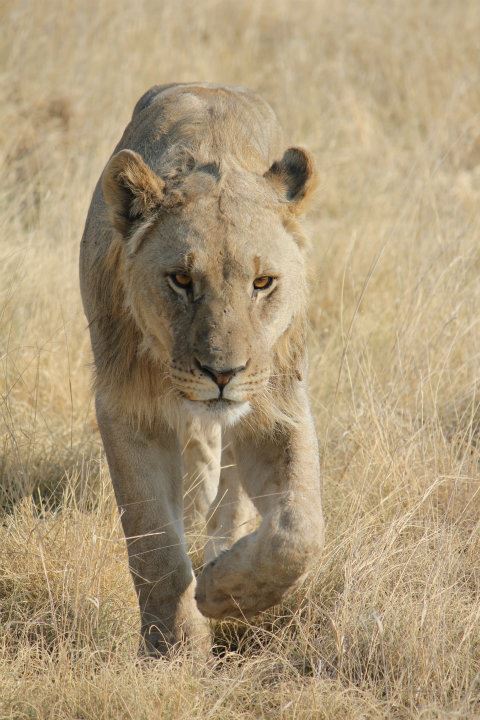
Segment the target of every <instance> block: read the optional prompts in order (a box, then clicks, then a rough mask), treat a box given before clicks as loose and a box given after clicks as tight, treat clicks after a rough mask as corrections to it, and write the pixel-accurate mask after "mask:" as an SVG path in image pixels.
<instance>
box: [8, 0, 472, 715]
mask: <svg viewBox="0 0 480 720" xmlns="http://www.w3.org/2000/svg"><path fill="white" fill-rule="evenodd" d="M0 23H1V26H2V33H1V36H0V61H1V76H0V84H1V91H2V103H1V105H0V133H1V143H0V154H1V160H2V175H1V180H2V188H1V194H0V204H1V214H0V217H1V220H0V223H1V237H2V239H1V247H0V252H1V260H0V278H1V279H0V289H1V295H0V358H1V375H0V382H1V404H0V408H1V411H0V412H1V422H2V435H1V437H2V446H1V456H0V463H1V464H0V471H1V476H2V505H3V507H4V509H5V511H4V513H3V515H2V517H1V525H0V622H1V628H2V632H1V636H0V657H1V661H0V664H1V670H0V718H36V719H37V718H38V719H39V720H40V719H43V718H45V719H46V718H61V719H62V720H63V719H70V718H72V719H73V718H76V719H79V718H82V720H99V719H102V720H103V719H105V720H110V719H111V720H120V719H123V718H125V720H127V719H132V718H134V719H135V720H137V719H140V718H141V719H145V720H150V718H152V719H153V718H185V719H186V718H188V719H189V720H190V719H192V720H193V719H195V718H201V719H202V720H203V719H206V718H208V719H211V720H215V719H218V720H225V719H228V718H232V719H233V718H235V719H236V718H252V719H253V718H272V719H277V718H298V719H299V720H302V719H304V718H328V719H333V718H339V719H340V720H343V719H346V720H348V719H350V718H351V719H352V720H353V719H355V720H357V719H359V718H419V719H420V718H422V720H426V719H433V718H435V719H440V718H442V719H443V718H460V719H462V720H463V719H465V718H478V717H480V561H479V558H480V532H479V528H480V525H479V514H480V513H479V507H480V493H479V491H480V482H479V461H480V455H479V446H478V439H479V428H480V412H479V396H478V393H479V390H478V382H477V378H478V370H477V368H478V358H479V352H480V329H479V318H480V316H479V308H480V305H479V301H480V286H479V279H478V276H479V271H480V251H479V235H480V232H479V231H480V222H479V217H480V65H479V38H480V4H479V3H478V2H477V0H464V1H463V2H449V1H447V0H419V1H418V2H414V0H405V2H400V0H398V1H397V0H393V2H390V3H386V2H382V0H368V2H362V3H360V2H359V3H356V2H353V1H351V0H339V2H337V3H333V4H332V3H331V2H327V1H326V0H304V1H302V2H298V3H288V2H287V1H286V0H277V2H273V0H272V2H269V1H267V0H260V1H258V2H254V0H245V1H244V2H238V0H237V1H235V0H202V2H198V1H197V0H196V1H194V0H180V1H179V2H173V0H166V1H165V2H159V1H155V2H154V1H153V0H138V2H127V0H116V1H115V2H114V1H113V0H110V2H102V3H94V2H93V1H92V2H90V1H84V2H79V1H73V0H65V1H64V2H56V1H55V0H35V1H33V0H30V2H27V1H25V2H20V0H15V1H10V2H9V1H8V0H4V2H3V3H2V5H1V9H0ZM189 79H208V80H212V81H228V82H233V83H242V84H245V85H250V86H252V87H254V88H257V89H258V90H260V91H261V92H262V93H263V94H264V95H265V96H266V97H267V98H268V99H270V100H271V102H272V103H273V105H274V106H275V107H276V109H277V111H278V113H279V115H280V117H281V120H282V122H283V123H284V125H285V128H286V130H287V137H288V138H289V139H290V140H292V141H294V142H300V143H304V144H305V145H307V146H309V147H310V148H312V150H314V152H315V153H316V156H317V158H318V164H319V168H320V173H321V188H320V193H319V203H318V210H317V211H316V212H314V214H313V216H312V219H311V222H310V225H311V234H312V237H313V238H314V246H315V272H314V283H313V287H312V310H311V320H312V332H311V383H312V397H313V404H314V408H315V413H316V418H317V426H318V433H319V438H320V443H321V448H322V462H323V473H324V497H325V505H326V516H327V521H328V542H327V547H326V550H325V554H324V556H323V557H321V558H319V559H318V567H317V569H316V572H315V574H314V577H312V579H311V581H310V583H309V584H308V586H307V587H305V588H304V589H303V591H302V592H299V593H298V595H297V596H296V597H294V598H292V599H290V600H289V601H288V602H287V603H286V604H285V605H284V606H282V607H280V608H276V609H275V611H273V612H270V613H267V614H265V615H264V616H263V617H261V618H260V619H259V621H258V623H257V625H255V626H250V627H239V626H235V625H230V624H222V625H219V626H217V628H216V640H217V643H218V646H219V650H218V662H217V665H216V667H214V668H201V667H199V666H198V665H196V664H195V662H194V661H193V660H189V659H188V658H186V659H185V658H181V657H180V658H178V660H176V661H174V662H172V663H166V662H163V661H159V662H157V663H152V664H146V665H145V666H139V665H138V664H136V663H135V648H136V642H137V639H136V627H137V614H136V613H137V611H136V603H135V598H134V595H133V591H132V588H131V584H130V579H129V575H128V571H127V565H126V558H125V554H124V548H123V542H122V533H121V530H120V527H119V524H118V520H117V515H116V511H115V507H114V502H113V499H112V493H111V489H110V485H109V480H108V475H107V471H106V467H105V463H104V460H103V456H102V452H101V447H100V443H99V439H98V435H97V433H96V429H95V424H94V418H93V412H92V398H91V392H90V388H89V369H88V363H89V343H88V338H87V333H86V329H85V321H84V318H83V315H82V311H81V306H80V301H79V292H78V287H77V252H78V243H79V238H80V235H81V231H82V227H83V222H84V217H85V213H86V209H87V206H88V202H89V198H90V195H91V192H92V189H93V186H94V183H95V182H96V179H97V177H98V175H99V173H100V171H101V169H102V167H103V165H104V163H105V161H106V159H107V157H108V155H109V153H110V151H111V149H112V147H113V145H114V144H115V142H116V140H117V139H118V137H119V135H120V133H121V131H122V129H123V126H124V124H125V123H126V122H127V120H128V117H129V114H130V112H131V109H132V105H133V103H134V101H135V100H136V98H137V97H138V96H139V95H140V94H141V93H142V92H143V91H144V90H145V89H146V88H147V87H148V86H149V85H151V84H153V83H155V82H166V81H171V80H189ZM22 498H23V499H22Z"/></svg>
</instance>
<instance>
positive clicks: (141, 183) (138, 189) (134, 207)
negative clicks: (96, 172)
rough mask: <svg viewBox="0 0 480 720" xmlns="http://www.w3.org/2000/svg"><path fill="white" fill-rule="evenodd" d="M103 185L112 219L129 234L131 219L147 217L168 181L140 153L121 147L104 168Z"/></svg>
mask: <svg viewBox="0 0 480 720" xmlns="http://www.w3.org/2000/svg"><path fill="white" fill-rule="evenodd" d="M102 189H103V196H104V198H105V201H106V203H107V206H108V210H109V213H110V218H111V221H112V223H113V225H114V227H115V228H116V229H117V230H118V232H119V233H120V234H121V235H123V236H124V237H126V236H127V235H128V233H129V230H130V228H131V225H132V223H134V222H136V221H139V220H145V219H146V218H147V217H148V216H149V215H150V214H151V213H152V212H153V211H154V210H155V208H156V207H158V206H159V205H161V203H162V200H163V197H164V193H165V183H164V181H163V180H162V179H161V178H160V177H158V175H156V174H155V173H154V172H153V170H151V169H150V168H149V167H148V165H147V164H146V163H145V162H144V160H143V159H142V157H141V156H140V155H139V154H138V153H136V152H133V150H121V151H120V152H118V153H117V154H116V155H114V156H113V157H112V158H111V159H110V161H109V163H108V165H107V166H106V168H105V170H104V171H103V175H102Z"/></svg>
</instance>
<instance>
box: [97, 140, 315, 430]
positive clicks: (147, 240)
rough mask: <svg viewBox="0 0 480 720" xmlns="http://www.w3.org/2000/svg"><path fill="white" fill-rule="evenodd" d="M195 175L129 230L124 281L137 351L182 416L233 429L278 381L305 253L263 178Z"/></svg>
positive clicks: (300, 294)
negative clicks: (162, 376)
mask: <svg viewBox="0 0 480 720" xmlns="http://www.w3.org/2000/svg"><path fill="white" fill-rule="evenodd" d="M124 152H125V151H124ZM126 152H127V153H128V151H126ZM129 155H133V153H129ZM137 157H138V156H137ZM114 159H115V158H114ZM144 168H146V166H145V165H143V168H142V170H143V169H144ZM149 172H150V173H151V171H149ZM200 175H202V176H203V175H204V174H203V173H201V174H199V177H198V178H197V181H198V180H199V179H200V181H201V182H200V188H201V189H200V192H199V191H198V187H199V183H198V182H197V189H196V191H195V192H193V193H191V196H190V197H187V198H185V196H183V197H182V201H181V202H177V204H173V203H172V204H173V207H170V208H169V209H163V210H162V209H161V210H160V211H156V212H152V211H150V215H149V216H148V215H146V216H145V217H142V219H141V221H140V222H137V223H136V224H135V225H134V227H132V230H131V232H130V234H129V235H128V236H127V237H126V240H125V242H126V262H125V269H124V272H125V280H124V282H125V288H126V291H127V302H128V305H129V308H130V310H131V312H132V314H133V316H134V318H135V320H136V322H137V324H138V325H139V327H140V329H141V331H142V334H143V338H144V340H143V349H144V350H145V351H147V352H150V353H152V354H153V355H154V356H155V357H156V358H157V359H159V360H160V361H161V363H162V366H163V368H164V372H165V373H166V375H168V377H169V379H170V381H171V387H172V392H173V393H175V394H176V395H177V396H178V397H179V398H180V399H181V400H182V401H183V402H184V403H186V404H187V405H188V407H189V410H190V411H194V412H200V413H202V414H205V413H207V414H208V415H210V416H212V415H214V416H215V417H217V418H219V419H224V420H227V421H228V420H230V421H231V420H234V419H236V418H237V417H239V416H240V415H242V414H243V413H245V412H246V411H247V410H248V408H249V404H250V402H251V401H252V399H253V398H254V397H255V396H258V395H259V394H260V393H262V392H265V389H266V387H267V385H268V383H269V382H270V381H271V379H272V375H273V376H274V374H275V372H276V367H275V362H274V358H275V348H276V346H277V343H278V342H279V340H280V338H281V337H282V336H283V335H284V333H286V332H287V330H288V328H289V326H290V325H291V323H292V321H293V319H294V318H295V316H296V315H298V314H299V313H300V312H301V311H302V309H303V307H304V303H305V272H304V262H303V254H302V251H301V249H300V247H299V246H298V244H297V242H296V240H295V239H294V237H293V236H292V234H291V233H290V232H288V231H287V229H286V227H285V221H284V208H283V207H282V206H281V203H279V201H278V197H277V195H276V190H275V188H274V187H273V186H272V184H271V182H270V181H269V180H268V179H266V178H265V177H261V176H253V175H251V174H248V175H247V174H245V173H240V172H231V173H230V176H229V177H228V179H225V178H224V179H223V182H220V181H218V179H212V177H211V176H210V177H208V178H205V177H200ZM155 179H156V176H154V178H151V181H152V182H154V181H155ZM205 180H206V183H205V182H204V181H205ZM117 182H118V181H117ZM160 182H161V181H160ZM104 187H105V184H104ZM176 193H177V194H176V195H175V197H176V198H177V201H178V189H177V191H176ZM106 195H107V199H108V198H109V195H108V185H107V193H106ZM123 219H125V216H123Z"/></svg>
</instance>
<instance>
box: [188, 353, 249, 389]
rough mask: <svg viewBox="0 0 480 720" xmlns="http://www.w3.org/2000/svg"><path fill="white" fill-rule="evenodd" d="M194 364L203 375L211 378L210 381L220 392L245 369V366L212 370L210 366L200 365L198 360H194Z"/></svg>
mask: <svg viewBox="0 0 480 720" xmlns="http://www.w3.org/2000/svg"><path fill="white" fill-rule="evenodd" d="M195 362H196V363H197V366H198V367H199V369H200V370H201V371H202V372H203V373H205V375H208V377H210V378H212V380H213V381H214V382H215V383H217V385H218V387H219V388H220V390H222V389H223V388H224V387H225V385H228V383H229V382H230V380H231V379H232V378H233V377H235V375H238V373H240V372H242V370H245V368H246V367H247V365H240V366H239V367H236V368H228V369H227V370H225V369H223V370H217V368H213V367H211V366H210V365H202V363H201V362H199V361H198V360H195Z"/></svg>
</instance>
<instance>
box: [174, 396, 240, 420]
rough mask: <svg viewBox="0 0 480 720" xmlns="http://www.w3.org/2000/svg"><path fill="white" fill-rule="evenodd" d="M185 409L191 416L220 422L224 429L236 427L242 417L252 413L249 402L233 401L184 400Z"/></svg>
mask: <svg viewBox="0 0 480 720" xmlns="http://www.w3.org/2000/svg"><path fill="white" fill-rule="evenodd" d="M183 405H184V407H185V408H186V409H187V410H188V412H189V414H190V415H194V416H195V417H198V418H200V420H202V421H204V422H206V423H209V422H219V423H220V424H221V425H223V426H224V427H228V426H229V425H234V424H235V423H236V422H238V420H240V418H241V417H244V416H245V415H246V414H247V413H249V412H250V409H251V408H250V403H249V402H246V401H245V402H234V401H233V400H223V399H219V400H195V401H194V400H184V401H183Z"/></svg>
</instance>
